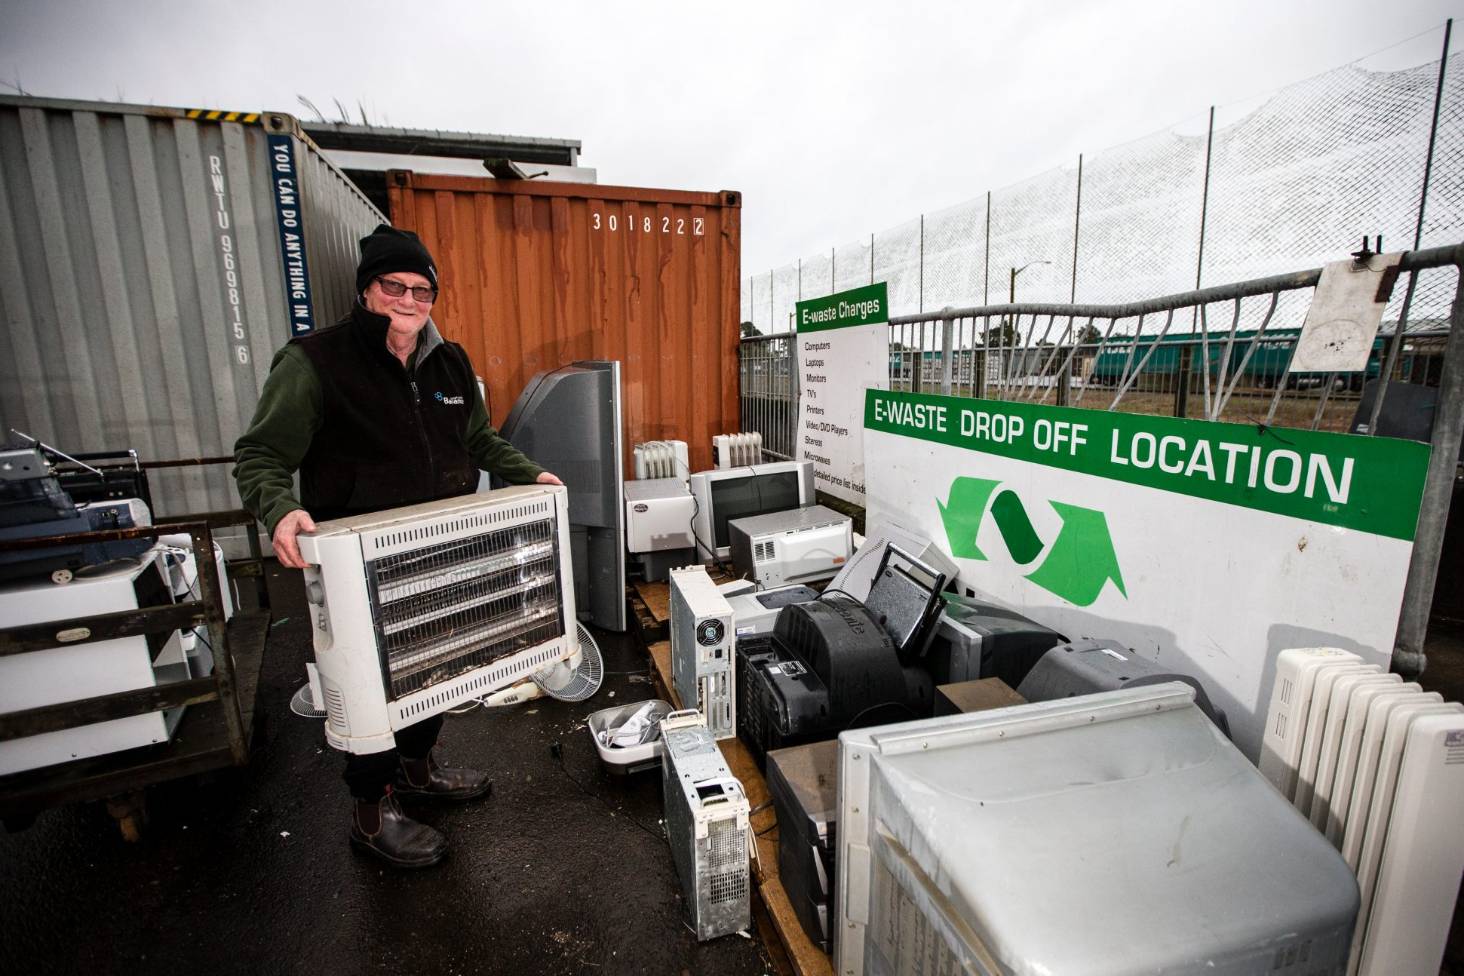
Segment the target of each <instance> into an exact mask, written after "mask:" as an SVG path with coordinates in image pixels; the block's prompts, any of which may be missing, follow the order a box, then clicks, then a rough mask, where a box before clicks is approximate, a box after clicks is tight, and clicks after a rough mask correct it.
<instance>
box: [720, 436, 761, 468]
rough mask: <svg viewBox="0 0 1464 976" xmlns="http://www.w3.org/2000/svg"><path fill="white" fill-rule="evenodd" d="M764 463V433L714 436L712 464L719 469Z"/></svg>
mask: <svg viewBox="0 0 1464 976" xmlns="http://www.w3.org/2000/svg"><path fill="white" fill-rule="evenodd" d="M761 463H762V435H761V434H758V433H748V434H718V435H717V436H715V437H713V438H712V466H713V467H714V468H717V469H719V470H726V469H727V468H745V467H747V466H748V465H751V464H761Z"/></svg>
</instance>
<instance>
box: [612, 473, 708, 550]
mask: <svg viewBox="0 0 1464 976" xmlns="http://www.w3.org/2000/svg"><path fill="white" fill-rule="evenodd" d="M695 514H696V502H694V501H693V500H692V497H691V492H690V491H689V490H688V489H687V487H686V481H685V480H684V479H681V478H652V479H642V480H639V481H627V482H626V483H625V543H626V548H627V549H629V550H630V551H631V552H633V553H643V552H664V551H666V550H668V549H690V548H691V547H693V546H695V545H696V540H694V539H693V538H692V535H691V520H692V517H693V516H694V515H695Z"/></svg>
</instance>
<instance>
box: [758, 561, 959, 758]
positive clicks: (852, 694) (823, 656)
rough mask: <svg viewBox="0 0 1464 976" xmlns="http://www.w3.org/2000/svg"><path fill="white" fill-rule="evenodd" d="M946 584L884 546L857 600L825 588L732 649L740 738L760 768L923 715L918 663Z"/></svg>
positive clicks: (926, 690) (927, 703) (925, 704)
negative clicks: (845, 734) (802, 748)
mask: <svg viewBox="0 0 1464 976" xmlns="http://www.w3.org/2000/svg"><path fill="white" fill-rule="evenodd" d="M945 581H946V578H945V574H944V573H942V572H941V571H940V570H938V569H934V568H932V567H930V566H928V565H925V564H922V563H920V562H919V561H917V560H915V559H913V558H912V557H910V556H909V554H907V553H904V552H903V551H902V550H900V549H899V548H897V547H891V548H890V549H889V550H888V551H886V553H885V554H884V556H883V557H882V559H881V561H880V564H879V568H878V572H877V573H876V579H875V582H874V585H873V586H871V587H870V589H869V594H868V596H867V597H866V598H865V600H864V601H863V602H861V601H860V600H857V599H855V598H854V597H852V596H849V595H848V594H846V593H843V592H835V591H833V590H832V589H831V590H829V591H826V592H825V593H824V594H823V595H822V596H821V597H820V598H819V599H818V600H815V601H811V602H806V603H794V604H791V605H789V606H787V607H785V608H783V610H782V611H781V612H780V613H779V614H778V617H777V621H776V623H775V625H774V628H773V633H772V634H771V635H770V636H767V637H754V638H747V639H743V640H740V641H738V643H737V656H738V663H739V667H738V678H737V690H738V693H739V695H740V701H739V703H738V733H739V735H740V736H741V738H742V739H743V741H744V742H746V743H747V745H748V747H749V749H750V750H751V752H752V754H753V756H754V758H755V759H756V760H757V762H758V764H759V765H762V763H763V759H764V756H765V755H766V753H767V752H768V751H769V750H772V749H780V748H783V747H785V746H790V745H796V744H799V743H802V742H811V741H816V740H819V739H828V738H832V737H833V736H835V735H838V733H839V732H840V731H842V730H844V729H847V728H854V727H858V726H860V725H872V724H878V723H881V722H891V721H896V720H899V719H900V718H918V717H921V716H924V715H929V714H930V712H931V708H932V701H933V699H932V696H933V691H934V684H933V683H932V681H931V678H930V672H929V670H928V669H926V668H925V667H923V666H921V665H920V664H918V663H915V662H916V659H917V658H918V656H919V651H920V650H921V649H922V648H923V647H924V641H925V638H926V635H927V633H928V631H929V630H930V628H931V626H932V625H933V624H934V623H935V617H936V615H937V614H938V613H939V611H940V606H941V603H940V592H941V590H942V589H943V588H944V586H945Z"/></svg>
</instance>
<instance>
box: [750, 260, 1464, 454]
mask: <svg viewBox="0 0 1464 976" xmlns="http://www.w3.org/2000/svg"><path fill="white" fill-rule="evenodd" d="M1458 261H1459V250H1458V249H1457V248H1456V247H1443V248H1432V249H1425V250H1422V251H1414V252H1409V253H1408V254H1407V255H1405V256H1404V258H1403V262H1402V265H1401V268H1402V271H1403V273H1402V274H1401V275H1400V277H1399V279H1398V281H1397V282H1396V283H1395V284H1394V286H1393V296H1392V298H1391V300H1390V301H1389V305H1388V308H1389V314H1391V315H1392V316H1393V317H1392V319H1391V320H1389V319H1385V320H1384V325H1383V328H1382V329H1381V330H1380V331H1379V333H1378V335H1377V337H1376V338H1375V339H1374V340H1373V343H1372V347H1371V350H1370V351H1369V353H1368V356H1367V359H1366V363H1365V365H1364V366H1363V367H1362V368H1361V369H1359V370H1356V371H1353V372H1341V373H1316V372H1306V371H1294V370H1292V369H1291V360H1292V354H1293V352H1294V351H1295V347H1296V344H1297V340H1298V338H1299V336H1300V334H1301V326H1302V324H1303V321H1304V319H1305V315H1306V310H1307V308H1309V307H1310V305H1311V299H1312V294H1313V293H1314V291H1315V288H1316V284H1317V281H1318V280H1319V279H1320V276H1321V269H1320V268H1315V269H1311V270H1307V271H1298V272H1291V273H1288V274H1285V275H1279V276H1272V277H1267V278H1257V279H1251V280H1249V281H1242V282H1237V283H1233V284H1229V285H1222V286H1217V287H1212V288H1206V289H1201V290H1191V291H1188V292H1181V293H1179V294H1175V295H1170V296H1167V297H1162V298H1152V299H1146V300H1145V301H1143V302H1137V303H1126V304H1107V305H1073V304H1068V303H1053V304H1047V303H1039V302H1023V303H1018V304H1014V305H1013V304H1002V305H988V306H980V307H976V308H966V309H946V310H943V311H941V312H938V313H927V314H924V315H912V316H901V317H896V318H894V319H892V320H891V322H890V326H889V387H890V389H893V390H901V391H911V392H925V393H943V394H946V395H954V396H967V397H979V398H982V399H990V400H1007V401H1025V402H1031V403H1047V404H1057V405H1063V406H1076V407H1087V408H1091V409H1100V410H1118V411H1123V412H1128V413H1142V414H1159V415H1168V416H1176V417H1190V418H1197V419H1206V420H1227V421H1232V422H1243V423H1257V424H1264V425H1266V426H1268V427H1289V428H1305V429H1310V430H1327V431H1353V432H1357V433H1369V432H1372V431H1374V430H1375V425H1376V412H1377V411H1376V410H1375V409H1374V405H1375V404H1378V405H1379V406H1378V408H1377V409H1381V406H1380V405H1381V403H1382V401H1383V399H1384V398H1385V395H1386V389H1385V388H1386V386H1387V385H1389V384H1392V383H1407V384H1411V385H1413V386H1418V387H1437V386H1438V383H1439V377H1440V374H1441V371H1442V362H1443V355H1444V350H1445V346H1446V342H1447V338H1448V334H1449V329H1448V326H1449V319H1448V317H1447V316H1446V315H1439V314H1436V313H1434V314H1418V313H1416V312H1415V311H1414V309H1413V308H1411V307H1407V306H1405V305H1404V304H1403V303H1404V301H1405V299H1406V296H1407V295H1408V294H1409V293H1410V292H1411V293H1413V294H1414V295H1415V301H1416V296H1418V295H1425V294H1427V295H1437V296H1441V300H1440V301H1439V304H1440V305H1442V306H1443V307H1444V308H1445V309H1448V308H1451V307H1452V305H1453V303H1454V302H1455V301H1457V300H1458V296H1459V284H1460V275H1459V267H1458ZM1400 324H1401V325H1402V331H1401V332H1400V331H1399V325H1400ZM795 345H796V343H795V337H794V335H791V334H787V333H785V334H782V335H771V336H757V337H750V338H746V339H743V340H742V346H741V357H740V359H741V380H742V384H741V391H742V429H743V430H746V431H757V432H760V433H761V434H762V435H763V444H764V450H765V451H767V452H768V453H769V454H772V455H775V456H777V457H782V458H787V457H792V456H796V443H795V439H794V438H795V428H796V424H797V419H798V417H797V414H798V375H797V374H798V370H797V365H796V360H795ZM1394 346H1396V349H1394V348H1393V347H1394ZM1385 374H1386V376H1387V381H1388V382H1387V383H1386V384H1385V383H1382V382H1381V380H1382V377H1383V376H1384V375H1385ZM1377 387H1383V388H1384V389H1377V390H1376V392H1375V395H1368V394H1369V390H1372V389H1374V388H1377Z"/></svg>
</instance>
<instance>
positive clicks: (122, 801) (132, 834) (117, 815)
mask: <svg viewBox="0 0 1464 976" xmlns="http://www.w3.org/2000/svg"><path fill="white" fill-rule="evenodd" d="M107 812H108V813H110V814H111V815H112V819H113V820H116V821H117V829H118V830H120V831H121V832H122V839H123V840H125V841H127V843H129V844H136V843H137V842H138V841H140V840H142V832H143V829H144V828H146V827H147V798H146V796H145V795H144V793H143V792H142V791H141V790H133V791H132V792H130V793H120V794H118V795H116V796H109V797H107Z"/></svg>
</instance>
